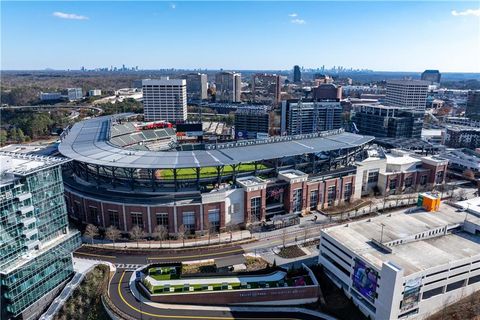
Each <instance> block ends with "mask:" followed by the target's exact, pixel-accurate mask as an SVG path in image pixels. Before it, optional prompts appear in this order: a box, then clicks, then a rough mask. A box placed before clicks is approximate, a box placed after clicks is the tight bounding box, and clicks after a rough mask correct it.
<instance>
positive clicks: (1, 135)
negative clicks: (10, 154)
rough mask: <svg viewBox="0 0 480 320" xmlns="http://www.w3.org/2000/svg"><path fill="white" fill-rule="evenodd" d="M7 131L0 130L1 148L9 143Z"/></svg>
mask: <svg viewBox="0 0 480 320" xmlns="http://www.w3.org/2000/svg"><path fill="white" fill-rule="evenodd" d="M7 136H8V135H7V131H5V130H3V129H2V130H0V146H3V145H5V144H6V143H7Z"/></svg>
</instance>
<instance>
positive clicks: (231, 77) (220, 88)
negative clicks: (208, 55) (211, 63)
mask: <svg viewBox="0 0 480 320" xmlns="http://www.w3.org/2000/svg"><path fill="white" fill-rule="evenodd" d="M215 88H216V101H220V102H240V101H241V100H240V97H241V92H242V91H241V90H242V78H241V74H240V73H235V72H219V73H217V74H216V75H215Z"/></svg>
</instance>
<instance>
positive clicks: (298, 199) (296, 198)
mask: <svg viewBox="0 0 480 320" xmlns="http://www.w3.org/2000/svg"><path fill="white" fill-rule="evenodd" d="M302 195H303V190H302V189H295V190H293V203H292V205H293V211H294V212H300V211H302Z"/></svg>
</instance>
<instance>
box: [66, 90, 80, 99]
mask: <svg viewBox="0 0 480 320" xmlns="http://www.w3.org/2000/svg"><path fill="white" fill-rule="evenodd" d="M67 98H68V100H70V101H76V100H80V99H82V98H83V90H82V88H68V89H67Z"/></svg>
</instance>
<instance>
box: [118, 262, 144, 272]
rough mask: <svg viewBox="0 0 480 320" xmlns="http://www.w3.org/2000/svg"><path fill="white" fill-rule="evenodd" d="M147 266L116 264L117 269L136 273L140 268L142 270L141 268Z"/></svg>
mask: <svg viewBox="0 0 480 320" xmlns="http://www.w3.org/2000/svg"><path fill="white" fill-rule="evenodd" d="M144 266H145V265H144V264H128V263H127V264H125V263H116V264H115V267H117V269H125V270H127V271H135V270H137V269H138V268H141V267H144Z"/></svg>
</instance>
